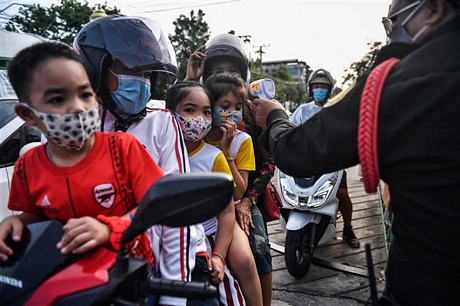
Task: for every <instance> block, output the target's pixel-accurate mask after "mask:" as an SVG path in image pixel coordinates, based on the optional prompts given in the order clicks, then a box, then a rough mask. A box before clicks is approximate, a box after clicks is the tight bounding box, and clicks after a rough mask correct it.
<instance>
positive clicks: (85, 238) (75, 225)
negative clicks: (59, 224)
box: [57, 217, 110, 254]
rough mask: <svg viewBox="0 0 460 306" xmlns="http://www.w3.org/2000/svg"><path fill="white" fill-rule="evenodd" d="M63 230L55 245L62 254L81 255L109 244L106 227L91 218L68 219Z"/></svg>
mask: <svg viewBox="0 0 460 306" xmlns="http://www.w3.org/2000/svg"><path fill="white" fill-rule="evenodd" d="M63 229H64V235H63V236H62V239H61V241H60V242H59V243H58V244H57V247H58V249H60V250H61V253H62V254H67V253H70V252H72V253H74V254H81V253H84V252H87V251H89V250H91V249H93V248H95V247H97V246H99V245H105V244H108V242H109V235H110V231H109V229H108V227H107V226H106V225H105V224H103V223H101V222H99V221H97V220H96V219H94V218H91V217H83V218H78V219H70V220H69V221H68V222H67V224H66V225H64V227H63Z"/></svg>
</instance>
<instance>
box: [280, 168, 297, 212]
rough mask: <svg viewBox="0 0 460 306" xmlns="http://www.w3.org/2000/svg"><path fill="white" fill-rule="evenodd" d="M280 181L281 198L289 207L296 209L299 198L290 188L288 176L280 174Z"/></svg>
mask: <svg viewBox="0 0 460 306" xmlns="http://www.w3.org/2000/svg"><path fill="white" fill-rule="evenodd" d="M279 180H280V186H281V196H282V197H283V199H284V200H285V201H286V202H287V203H288V204H289V205H291V206H294V207H296V206H297V205H298V204H297V203H298V202H297V201H298V197H297V195H296V194H295V193H294V192H292V190H291V188H290V187H289V186H288V184H287V182H286V176H285V175H284V174H283V173H280V175H279Z"/></svg>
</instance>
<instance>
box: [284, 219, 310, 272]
mask: <svg viewBox="0 0 460 306" xmlns="http://www.w3.org/2000/svg"><path fill="white" fill-rule="evenodd" d="M311 235H312V227H311V224H308V225H307V226H306V227H304V228H302V229H300V230H298V231H290V230H288V231H287V234H286V241H285V243H284V261H285V263H286V268H287V270H288V272H289V273H290V274H291V275H292V276H294V277H295V278H302V277H304V276H305V275H306V274H307V272H308V270H309V269H310V265H311V262H312V259H313V251H314V250H313V249H311V248H310V247H309V242H310V240H311Z"/></svg>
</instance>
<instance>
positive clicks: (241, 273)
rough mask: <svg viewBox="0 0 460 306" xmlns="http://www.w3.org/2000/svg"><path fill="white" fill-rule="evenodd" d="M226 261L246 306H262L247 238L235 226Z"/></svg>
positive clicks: (260, 289) (255, 270)
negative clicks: (238, 285) (241, 292)
mask: <svg viewBox="0 0 460 306" xmlns="http://www.w3.org/2000/svg"><path fill="white" fill-rule="evenodd" d="M228 261H229V263H230V267H231V268H232V270H233V272H234V273H235V276H236V279H237V280H238V283H239V284H240V287H241V291H243V295H244V299H245V300H246V304H247V305H248V306H262V304H263V302H262V288H261V286H260V280H259V275H258V274H257V268H256V263H255V261H254V257H253V255H252V252H251V248H250V246H249V241H248V237H247V236H246V234H245V233H244V232H243V230H242V229H241V227H239V226H238V225H236V226H235V229H234V230H233V239H232V242H231V243H230V247H229V249H228Z"/></svg>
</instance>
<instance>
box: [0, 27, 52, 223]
mask: <svg viewBox="0 0 460 306" xmlns="http://www.w3.org/2000/svg"><path fill="white" fill-rule="evenodd" d="M45 40H46V39H45V38H43V37H40V36H38V35H35V34H28V33H14V32H9V31H6V30H4V29H0V44H1V48H0V221H1V220H3V218H5V217H6V216H8V215H10V214H12V213H13V212H11V211H10V210H8V208H7V203H8V197H9V194H10V184H11V176H12V174H13V166H14V163H15V162H16V160H17V159H18V158H19V152H20V150H21V148H23V147H24V146H25V145H26V144H29V143H35V144H38V143H40V137H41V134H40V132H39V131H38V130H35V129H32V128H30V127H27V126H26V125H24V121H23V120H22V119H21V118H19V117H18V116H17V115H16V113H15V112H14V105H15V104H16V103H18V97H17V96H16V94H15V93H14V90H13V88H12V86H11V84H10V82H9V80H8V74H7V69H8V65H9V63H10V61H11V59H12V58H13V57H14V56H15V55H16V53H18V52H19V51H20V50H22V49H24V48H26V47H28V46H30V45H32V44H35V43H38V42H42V41H45ZM31 145H32V144H31ZM29 146H30V145H29Z"/></svg>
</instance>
